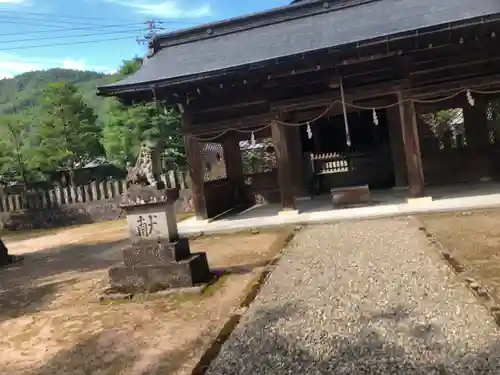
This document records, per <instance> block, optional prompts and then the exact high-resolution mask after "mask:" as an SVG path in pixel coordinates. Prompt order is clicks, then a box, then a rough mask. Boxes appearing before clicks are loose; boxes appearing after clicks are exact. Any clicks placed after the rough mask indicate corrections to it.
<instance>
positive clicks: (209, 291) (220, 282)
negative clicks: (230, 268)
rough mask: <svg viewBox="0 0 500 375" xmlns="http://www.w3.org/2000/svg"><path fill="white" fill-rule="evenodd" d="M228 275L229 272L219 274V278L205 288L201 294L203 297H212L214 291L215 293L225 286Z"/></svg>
mask: <svg viewBox="0 0 500 375" xmlns="http://www.w3.org/2000/svg"><path fill="white" fill-rule="evenodd" d="M229 276H230V274H228V273H223V274H222V275H220V276H219V278H218V279H217V280H216V281H215V282H214V283H212V284H210V285H209V286H208V287H207V288H206V289H205V291H204V292H203V295H202V296H203V297H204V298H210V297H212V296H213V295H214V294H215V293H217V292H218V291H219V290H221V289H222V288H223V287H224V286H225V284H226V282H227V279H228V278H229Z"/></svg>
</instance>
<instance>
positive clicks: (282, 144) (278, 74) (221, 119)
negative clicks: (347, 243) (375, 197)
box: [98, 0, 500, 219]
mask: <svg viewBox="0 0 500 375" xmlns="http://www.w3.org/2000/svg"><path fill="white" fill-rule="evenodd" d="M98 93H99V95H104V96H117V97H119V98H120V99H121V100H122V101H123V102H125V103H137V102H141V101H152V100H156V101H159V102H161V103H164V104H165V105H166V106H169V107H176V108H178V109H179V111H180V113H181V115H182V131H183V133H184V135H185V144H186V152H187V158H188V163H189V168H190V175H191V180H192V190H193V197H194V207H195V211H196V214H197V217H198V218H200V219H206V218H213V217H216V216H217V215H219V214H221V213H223V212H226V211H228V210H230V209H232V208H234V207H248V206H250V205H253V204H255V203H266V202H281V205H282V210H283V211H294V210H295V207H296V200H297V199H300V198H303V197H308V196H310V195H314V194H321V193H322V192H328V191H329V189H332V188H342V187H350V186H369V188H370V189H377V188H393V187H396V188H401V189H406V188H407V189H408V195H409V196H412V197H422V196H425V189H426V186H428V185H439V184H454V183H456V182H469V181H471V182H474V181H480V180H486V179H495V178H497V177H498V176H500V163H497V162H496V161H497V160H498V158H499V156H500V125H499V124H500V116H499V115H500V101H498V100H497V97H498V95H499V94H500V1H498V0H475V1H470V0H442V1H439V2H436V1H435V0H418V1H416V0H329V1H328V0H326V1H325V0H323V1H316V0H302V1H300V0H297V1H294V2H292V3H291V4H289V5H287V6H284V7H281V8H276V9H271V10H269V11H265V12H260V13H255V14H250V15H248V16H244V17H238V18H233V19H228V20H223V21H220V22H215V23H211V24H206V25H202V26H197V27H194V28H190V29H186V30H181V31H175V32H171V33H167V34H163V35H158V36H155V37H154V39H153V40H152V41H151V42H150V45H149V52H148V56H147V58H146V59H145V60H144V63H143V66H142V68H141V69H140V70H139V71H138V72H137V73H135V74H134V75H132V76H130V77H128V78H126V79H124V80H122V81H120V82H117V83H114V84H111V85H106V86H101V87H99V88H98Z"/></svg>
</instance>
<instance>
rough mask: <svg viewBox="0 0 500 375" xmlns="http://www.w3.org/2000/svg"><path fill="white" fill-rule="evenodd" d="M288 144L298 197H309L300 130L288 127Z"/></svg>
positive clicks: (295, 127) (294, 186) (295, 191)
mask: <svg viewBox="0 0 500 375" xmlns="http://www.w3.org/2000/svg"><path fill="white" fill-rule="evenodd" d="M286 131H287V143H288V150H289V152H290V165H291V179H292V181H293V182H292V184H293V188H294V194H295V196H296V197H305V196H308V195H309V194H308V192H307V185H306V180H305V171H304V156H303V152H302V141H301V139H300V128H299V127H297V126H287V127H286Z"/></svg>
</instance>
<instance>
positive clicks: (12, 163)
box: [0, 115, 32, 187]
mask: <svg viewBox="0 0 500 375" xmlns="http://www.w3.org/2000/svg"><path fill="white" fill-rule="evenodd" d="M30 125H31V122H30V121H29V120H28V119H27V118H26V117H23V116H21V115H4V116H2V117H0V173H1V174H2V175H4V176H6V177H8V178H11V179H15V180H17V179H21V180H22V181H23V182H24V185H25V187H27V186H28V184H29V180H30V179H31V177H32V171H31V169H30V165H29V160H30V154H31V152H30V150H31V147H30V146H31V145H30V138H29V133H30Z"/></svg>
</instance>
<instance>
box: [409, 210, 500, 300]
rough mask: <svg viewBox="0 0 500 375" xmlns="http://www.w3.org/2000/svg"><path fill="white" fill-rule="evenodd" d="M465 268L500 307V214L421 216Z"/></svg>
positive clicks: (480, 212) (486, 212)
mask: <svg viewBox="0 0 500 375" xmlns="http://www.w3.org/2000/svg"><path fill="white" fill-rule="evenodd" d="M418 219H419V220H420V221H421V222H422V223H423V224H424V226H425V228H426V229H427V231H428V232H429V233H431V234H433V235H434V236H435V237H436V238H437V239H438V240H439V241H440V242H441V243H442V244H443V245H444V246H445V247H446V248H447V250H448V251H449V252H450V253H451V254H452V256H453V257H454V258H455V259H457V260H458V261H459V262H460V264H461V265H463V266H464V268H465V273H464V277H470V278H473V279H474V280H477V281H478V282H479V283H480V284H482V285H483V286H485V287H486V288H487V289H488V291H489V292H490V293H491V295H492V296H493V297H494V298H495V300H496V302H497V303H500V210H488V211H473V212H462V213H455V214H434V215H423V216H419V217H418Z"/></svg>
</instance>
